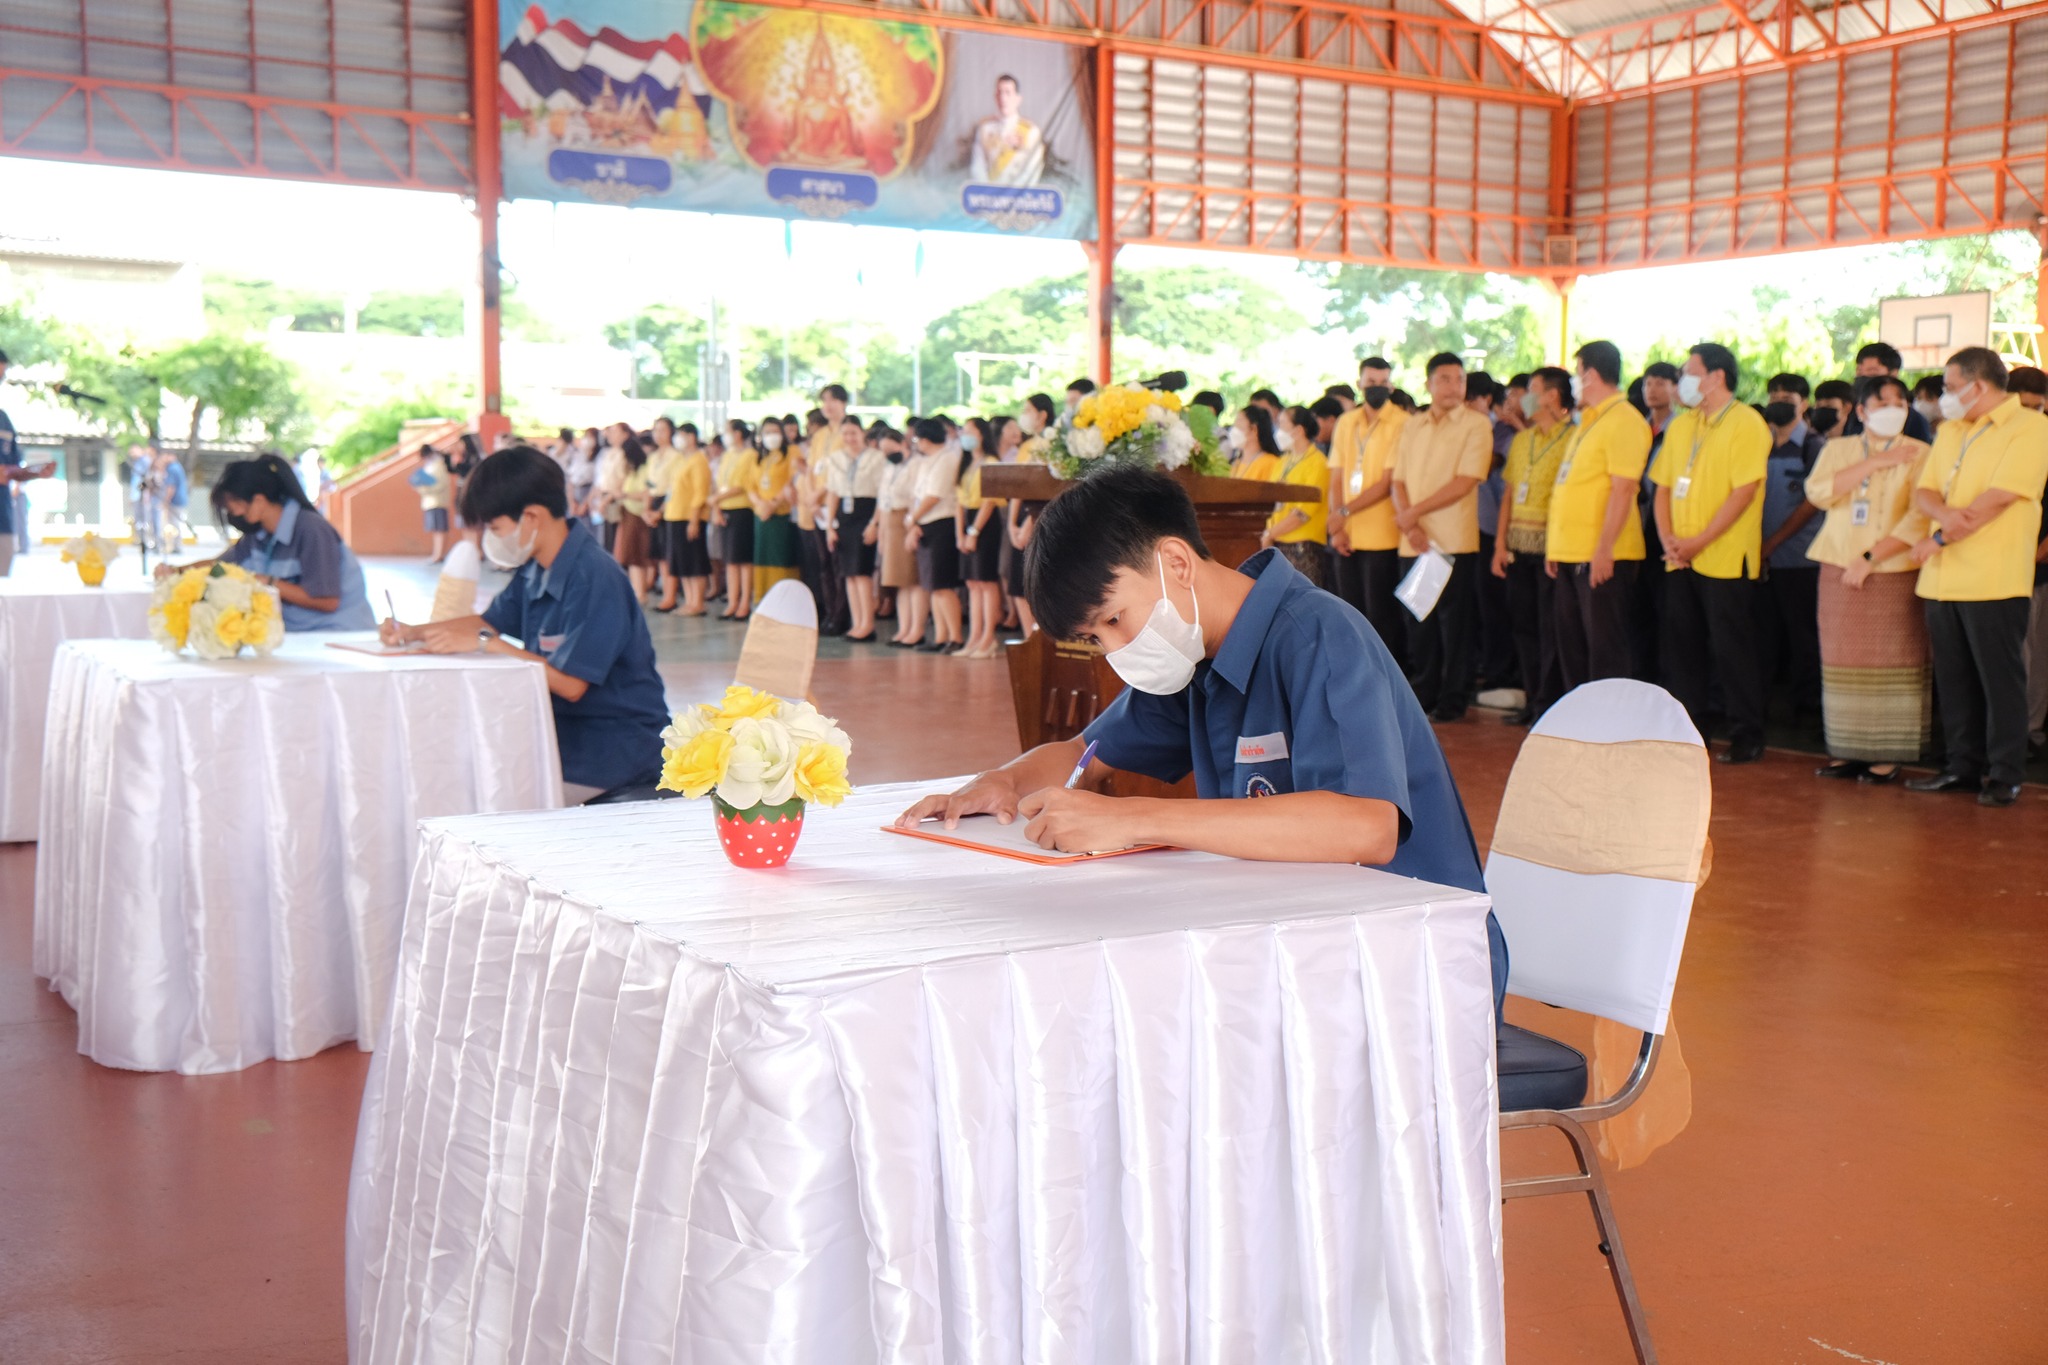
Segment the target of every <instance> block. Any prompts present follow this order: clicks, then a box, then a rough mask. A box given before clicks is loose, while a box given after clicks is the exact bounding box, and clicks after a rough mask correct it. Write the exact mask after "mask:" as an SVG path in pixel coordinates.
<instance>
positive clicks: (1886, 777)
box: [1856, 766, 1906, 787]
mask: <svg viewBox="0 0 2048 1365" xmlns="http://www.w3.org/2000/svg"><path fill="white" fill-rule="evenodd" d="M1905 771H1906V770H1905V769H1904V768H1900V767H1896V766H1895V767H1893V769H1892V770H1891V771H1890V772H1888V773H1881V772H1877V771H1875V770H1874V769H1870V768H1865V769H1864V770H1863V771H1862V772H1860V773H1858V774H1856V780H1857V781H1858V782H1861V783H1862V784H1863V785H1864V786H1866V787H1889V786H1890V785H1891V784H1892V783H1894V782H1896V781H1898V780H1899V778H1900V777H1901V776H1903V775H1904V774H1905Z"/></svg>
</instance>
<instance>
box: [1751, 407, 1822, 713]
mask: <svg viewBox="0 0 2048 1365" xmlns="http://www.w3.org/2000/svg"><path fill="white" fill-rule="evenodd" d="M1767 396H1768V398H1769V400H1770V401H1769V402H1767V403H1765V404H1764V421H1765V422H1766V423H1768V424H1769V425H1770V428H1771V453H1770V457H1769V459H1768V460H1767V462H1766V463H1765V466H1764V490H1763V491H1764V523H1763V532H1764V539H1763V547H1762V551H1763V557H1764V579H1763V591H1762V593H1761V594H1760V595H1759V596H1760V600H1761V605H1762V607H1763V614H1762V619H1761V620H1760V621H1759V622H1758V626H1759V632H1758V633H1759V636H1760V638H1759V641H1758V644H1759V645H1760V647H1761V653H1762V655H1763V661H1764V664H1763V666H1764V676H1765V677H1766V678H1776V677H1777V676H1778V675H1779V674H1780V672H1781V671H1782V672H1783V674H1784V675H1785V679H1786V682H1787V685H1788V686H1789V688H1790V689H1791V694H1792V710H1793V715H1794V718H1795V719H1798V718H1801V717H1805V716H1818V715H1819V714H1820V610H1819V603H1820V565H1818V564H1816V563H1814V562H1813V561H1812V560H1810V559H1808V558H1807V557H1806V548H1807V547H1808V546H1809V545H1811V544H1813V538H1814V537H1815V536H1817V535H1819V534H1820V527H1821V521H1822V517H1821V513H1820V509H1819V508H1818V507H1815V506H1814V505H1813V504H1812V503H1810V502H1808V501H1807V500H1806V476H1807V475H1809V474H1811V473H1812V472H1813V462H1814V460H1815V459H1816V458H1817V457H1818V456H1819V454H1820V448H1821V446H1822V445H1823V444H1825V442H1822V441H1819V440H1817V439H1815V437H1814V436H1813V432H1812V429H1811V428H1810V427H1809V426H1808V425H1807V423H1806V380H1805V378H1804V377H1802V376H1800V375H1796V374H1781V375H1777V376H1774V377H1773V378H1772V379H1771V381H1770V384H1769V387H1768V392H1767Z"/></svg>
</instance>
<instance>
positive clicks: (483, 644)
mask: <svg viewBox="0 0 2048 1365" xmlns="http://www.w3.org/2000/svg"><path fill="white" fill-rule="evenodd" d="M568 515H569V491H568V483H567V481H566V479H565V478H564V477H563V474H562V467H561V466H560V465H558V464H556V463H555V462H554V461H553V460H551V459H549V458H548V457H547V456H545V455H543V454H541V453H540V452H539V451H537V450H535V449H533V448H532V447H531V446H514V447H512V448H511V449H510V450H501V451H499V452H498V453H497V454H495V455H493V456H491V457H490V458H489V459H487V460H485V461H484V462H483V463H482V464H480V465H478V466H477V468H476V472H475V473H474V474H472V475H471V476H470V479H469V485H468V487H466V488H465V489H464V490H463V494H462V517H463V520H464V521H466V522H468V523H469V524H470V525H471V526H481V527H483V528H484V537H483V551H484V555H485V557H486V558H488V559H489V560H490V561H491V562H492V563H494V564H496V565H498V567H500V568H503V569H510V570H511V571H512V582H511V583H510V584H508V585H507V586H506V588H505V590H504V591H503V592H501V593H499V594H498V595H497V596H496V597H495V598H493V599H492V600H491V605H490V606H489V607H487V608H485V609H484V612H483V614H482V615H481V616H462V617H457V618H456V619H454V620H452V621H436V622H434V623H433V624H431V625H424V626H407V625H401V624H399V623H398V622H397V621H396V620H389V621H385V622H384V623H383V624H382V626H381V627H380V628H379V633H380V634H381V635H382V637H383V640H384V643H385V644H387V645H392V646H399V645H412V644H417V645H421V646H424V647H425V648H426V649H427V650H428V651H429V652H431V653H435V654H465V653H474V652H478V651H481V652H485V653H491V654H506V655H511V656H513V657H515V658H526V659H533V660H536V661H538V662H539V663H541V664H543V665H545V666H546V669H547V680H548V691H549V693H551V694H552V697H551V700H552V701H553V702H554V710H555V741H556V746H557V748H559V749H560V751H561V755H562V787H563V799H564V802H565V803H566V804H570V805H574V804H576V803H578V802H581V801H586V800H588V799H590V798H591V797H593V796H597V795H599V794H600V793H603V792H607V791H611V790H613V789H614V788H618V787H631V786H647V785H652V784H653V783H654V781H655V779H656V778H657V777H658V776H659V775H660V772H661V732H662V729H663V728H664V727H665V726H667V724H668V703H667V702H666V700H665V699H664V698H663V695H662V686H661V677H660V675H659V674H658V673H656V672H655V669H654V641H653V640H652V638H651V637H649V635H648V633H647V618H646V617H645V616H643V615H642V614H641V611H640V601H639V597H638V595H637V594H636V593H635V592H634V591H633V585H632V584H631V583H630V582H629V581H628V580H627V578H626V571H625V570H624V569H622V568H620V567H619V565H618V563H617V562H616V561H615V560H614V559H613V558H612V557H611V556H610V555H608V554H606V553H605V550H604V547H603V546H602V545H600V544H599V543H598V541H597V538H596V537H595V536H593V535H592V534H591V533H590V532H589V531H588V530H587V529H585V527H584V525H583V523H582V522H581V521H573V522H572V521H570V520H568ZM508 635H509V636H511V637H512V638H513V639H516V640H518V641H519V642H520V644H522V645H524V646H525V648H523V649H522V648H519V647H517V646H515V645H513V644H511V643H510V642H509V641H507V640H506V638H505V637H506V636H508Z"/></svg>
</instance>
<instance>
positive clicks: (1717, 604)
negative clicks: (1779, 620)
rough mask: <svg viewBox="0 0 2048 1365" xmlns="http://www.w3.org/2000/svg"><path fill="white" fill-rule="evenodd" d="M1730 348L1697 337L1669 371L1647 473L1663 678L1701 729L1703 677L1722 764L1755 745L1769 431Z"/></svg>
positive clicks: (1750, 759)
mask: <svg viewBox="0 0 2048 1365" xmlns="http://www.w3.org/2000/svg"><path fill="white" fill-rule="evenodd" d="M1735 384H1736V369H1735V355H1734V353H1733V352H1731V351H1730V350H1729V349H1728V348H1727V347H1726V346H1723V345H1721V344H1719V343H1718V342H1713V341H1703V342H1701V343H1700V344H1699V345H1697V346H1695V347H1693V348H1692V350H1691V352H1689V353H1688V354H1687V355H1686V358H1685V365H1684V367H1683V368H1682V369H1681V370H1680V371H1679V376H1678V401H1679V402H1680V403H1682V404H1684V406H1685V411H1683V412H1681V413H1679V414H1678V416H1676V417H1674V418H1672V419H1671V425H1670V426H1669V427H1667V428H1666V429H1665V431H1664V447H1663V449H1662V450H1660V451H1658V452H1657V463H1656V465H1655V466H1654V467H1653V468H1652V469H1651V470H1650V477H1651V479H1652V480H1653V481H1654V482H1655V483H1656V485H1657V535H1658V537H1659V538H1660V539H1661V540H1662V541H1663V542H1664V565H1665V568H1666V569H1667V570H1668V571H1669V572H1667V573H1666V574H1665V576H1664V619H1663V654H1664V685H1665V686H1666V687H1668V688H1670V689H1671V691H1672V694H1673V695H1674V696H1676V697H1677V698H1678V699H1679V701H1681V702H1683V703H1684V704H1685V709H1686V710H1687V711H1688V712H1689V713H1690V714H1691V715H1692V722H1693V724H1694V725H1696V726H1698V727H1699V730H1700V733H1701V734H1705V733H1706V732H1707V704H1708V697H1709V696H1710V695H1711V689H1710V686H1709V684H1710V683H1711V682H1712V681H1713V680H1715V679H1718V680H1719V681H1720V684H1721V705H1722V710H1723V713H1724V715H1725V716H1726V719H1727V722H1728V747H1727V749H1725V750H1723V751H1722V752H1721V753H1720V754H1718V755H1716V757H1717V758H1718V759H1719V760H1720V761H1721V762H1723V763H1754V762H1756V760H1758V759H1759V758H1762V757H1763V754H1764V707H1765V697H1766V693H1765V685H1764V675H1763V662H1762V660H1761V659H1759V658H1758V656H1757V648H1756V644H1757V641H1756V636H1757V599H1756V588H1757V578H1758V575H1759V574H1760V573H1761V572H1762V570H1763V538H1764V537H1763V513H1764V505H1763V498H1762V496H1761V495H1762V492H1763V481H1764V471H1765V467H1766V465H1768V463H1769V462H1770V456H1771V429H1770V428H1769V427H1768V426H1765V425H1764V419H1763V418H1762V417H1760V416H1758V415H1757V412H1756V409H1755V408H1752V407H1750V406H1749V404H1747V403H1743V402H1738V401H1737V400H1736V397H1735Z"/></svg>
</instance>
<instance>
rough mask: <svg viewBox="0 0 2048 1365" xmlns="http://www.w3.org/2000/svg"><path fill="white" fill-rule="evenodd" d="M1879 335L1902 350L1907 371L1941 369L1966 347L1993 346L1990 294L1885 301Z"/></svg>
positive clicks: (1879, 313) (1984, 291)
mask: <svg viewBox="0 0 2048 1365" xmlns="http://www.w3.org/2000/svg"><path fill="white" fill-rule="evenodd" d="M1877 335H1878V339H1879V340H1880V341H1888V342H1890V343H1891V344H1892V345H1894V346H1896V347H1898V348H1899V355H1900V356H1901V357H1902V358H1903V359H1904V360H1905V364H1906V368H1907V369H1908V370H1938V369H1940V368H1941V367H1942V366H1943V365H1945V364H1947V363H1948V358H1949V357H1950V356H1952V355H1954V354H1955V353H1956V352H1957V351H1960V350H1961V349H1962V348H1963V347H1965V346H1989V345H1990V344H1991V291H1990V290H1988V289H1980V290H1975V291H1973V292H1971V293H1968V294H1934V295H1930V296H1928V297H1926V298H1918V299H1886V300H1885V301H1884V302H1882V303H1880V304H1878V306H1877Z"/></svg>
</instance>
